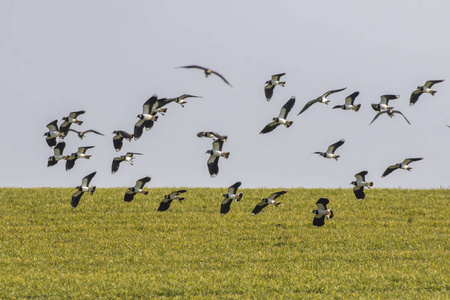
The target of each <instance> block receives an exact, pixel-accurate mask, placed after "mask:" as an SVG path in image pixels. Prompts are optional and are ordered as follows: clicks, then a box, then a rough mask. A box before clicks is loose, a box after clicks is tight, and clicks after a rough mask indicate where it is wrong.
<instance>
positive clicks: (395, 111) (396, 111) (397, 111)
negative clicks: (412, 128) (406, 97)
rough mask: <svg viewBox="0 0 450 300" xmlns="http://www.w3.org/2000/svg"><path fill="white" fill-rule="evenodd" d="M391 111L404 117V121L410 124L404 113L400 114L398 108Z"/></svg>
mask: <svg viewBox="0 0 450 300" xmlns="http://www.w3.org/2000/svg"><path fill="white" fill-rule="evenodd" d="M392 112H393V113H397V114H399V115H402V117H403V118H404V119H405V121H406V122H407V123H408V124H409V125H411V123H410V122H409V121H408V119H407V118H406V117H405V115H404V114H402V112H401V111H399V110H393V111H392Z"/></svg>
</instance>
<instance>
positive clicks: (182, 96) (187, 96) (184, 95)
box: [178, 94, 203, 100]
mask: <svg viewBox="0 0 450 300" xmlns="http://www.w3.org/2000/svg"><path fill="white" fill-rule="evenodd" d="M186 98H203V97H202V96H194V95H189V94H183V95H181V96H180V97H178V99H180V100H182V99H186Z"/></svg>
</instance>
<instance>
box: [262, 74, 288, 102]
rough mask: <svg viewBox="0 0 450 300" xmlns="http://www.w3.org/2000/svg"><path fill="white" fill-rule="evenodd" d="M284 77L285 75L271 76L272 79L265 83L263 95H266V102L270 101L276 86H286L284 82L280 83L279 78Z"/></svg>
mask: <svg viewBox="0 0 450 300" xmlns="http://www.w3.org/2000/svg"><path fill="white" fill-rule="evenodd" d="M284 75H286V73H281V74H275V75H272V79H270V80H268V81H266V86H265V87H264V93H265V94H266V99H267V101H270V99H272V96H273V89H274V88H275V86H277V85H280V86H284V85H285V84H286V81H280V79H281V76H284Z"/></svg>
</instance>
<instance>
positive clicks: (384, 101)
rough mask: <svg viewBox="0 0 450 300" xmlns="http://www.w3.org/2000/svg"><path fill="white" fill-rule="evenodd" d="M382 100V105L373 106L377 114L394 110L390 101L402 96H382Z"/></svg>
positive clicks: (375, 104)
mask: <svg viewBox="0 0 450 300" xmlns="http://www.w3.org/2000/svg"><path fill="white" fill-rule="evenodd" d="M380 98H381V100H380V103H373V104H372V108H373V110H374V111H376V112H380V111H382V110H389V109H393V108H394V107H393V106H389V101H390V100H395V99H398V98H400V95H382V96H380Z"/></svg>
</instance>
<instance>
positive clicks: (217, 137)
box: [197, 131, 228, 142]
mask: <svg viewBox="0 0 450 300" xmlns="http://www.w3.org/2000/svg"><path fill="white" fill-rule="evenodd" d="M197 136H198V137H200V138H201V137H206V138H210V139H213V140H221V141H222V142H226V141H227V139H228V136H227V135H220V134H218V133H216V132H213V131H200V132H199V133H197Z"/></svg>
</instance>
